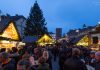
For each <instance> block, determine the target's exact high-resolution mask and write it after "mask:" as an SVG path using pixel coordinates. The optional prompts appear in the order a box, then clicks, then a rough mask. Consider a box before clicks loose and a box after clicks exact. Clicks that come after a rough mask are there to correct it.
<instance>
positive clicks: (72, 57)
mask: <svg viewBox="0 0 100 70" xmlns="http://www.w3.org/2000/svg"><path fill="white" fill-rule="evenodd" d="M57 58H58V59H59V70H100V51H93V50H91V49H89V48H87V47H82V46H80V47H77V46H63V45H61V44H60V45H59V44H56V45H51V46H48V45H47V46H44V47H43V46H42V47H41V46H36V47H34V46H23V47H21V48H20V49H18V48H16V47H12V49H6V48H2V49H0V70H54V69H53V67H52V66H53V65H52V64H53V63H52V61H53V62H55V61H57ZM55 70H56V69H55Z"/></svg>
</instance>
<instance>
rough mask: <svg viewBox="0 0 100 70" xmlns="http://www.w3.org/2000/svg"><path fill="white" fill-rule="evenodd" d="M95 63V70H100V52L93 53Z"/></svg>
mask: <svg viewBox="0 0 100 70" xmlns="http://www.w3.org/2000/svg"><path fill="white" fill-rule="evenodd" d="M95 58H96V63H95V70H100V51H99V52H96V53H95Z"/></svg>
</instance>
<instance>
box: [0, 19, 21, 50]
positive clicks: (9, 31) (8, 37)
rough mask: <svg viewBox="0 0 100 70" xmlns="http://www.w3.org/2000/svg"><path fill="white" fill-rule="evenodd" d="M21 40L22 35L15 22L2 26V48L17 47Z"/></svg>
mask: <svg viewBox="0 0 100 70" xmlns="http://www.w3.org/2000/svg"><path fill="white" fill-rule="evenodd" d="M19 41H20V35H19V33H18V30H17V27H16V25H15V22H13V21H10V22H9V23H8V24H6V26H4V27H3V28H2V30H0V48H12V47H16V45H17V44H18V43H19Z"/></svg>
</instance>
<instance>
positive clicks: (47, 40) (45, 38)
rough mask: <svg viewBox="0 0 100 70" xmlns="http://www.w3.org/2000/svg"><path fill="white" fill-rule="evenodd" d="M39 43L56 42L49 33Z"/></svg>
mask: <svg viewBox="0 0 100 70" xmlns="http://www.w3.org/2000/svg"><path fill="white" fill-rule="evenodd" d="M37 42H38V44H39V45H46V44H54V42H55V41H54V40H53V39H52V38H51V37H50V36H49V35H47V34H45V35H44V36H42V37H41V38H40V39H39V40H38V41H37Z"/></svg>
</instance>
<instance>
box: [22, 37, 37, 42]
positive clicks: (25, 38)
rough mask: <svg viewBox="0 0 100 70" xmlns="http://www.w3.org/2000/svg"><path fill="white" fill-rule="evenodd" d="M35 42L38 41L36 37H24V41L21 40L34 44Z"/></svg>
mask: <svg viewBox="0 0 100 70" xmlns="http://www.w3.org/2000/svg"><path fill="white" fill-rule="evenodd" d="M37 40H38V37H36V36H25V37H24V39H23V42H26V43H34V42H36V41H37Z"/></svg>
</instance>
